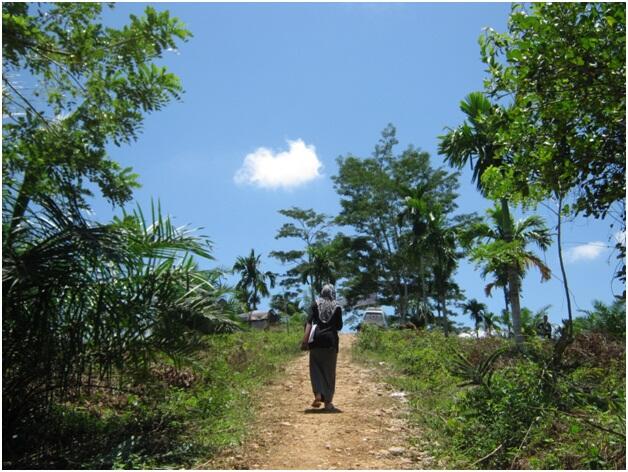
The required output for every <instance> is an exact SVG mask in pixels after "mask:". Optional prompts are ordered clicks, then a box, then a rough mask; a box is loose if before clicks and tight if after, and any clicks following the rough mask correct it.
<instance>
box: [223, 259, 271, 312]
mask: <svg viewBox="0 0 628 472" xmlns="http://www.w3.org/2000/svg"><path fill="white" fill-rule="evenodd" d="M260 266H261V255H259V254H258V255H257V256H256V255H255V249H251V254H249V255H248V256H247V257H242V256H240V257H238V258H237V259H236V262H235V264H233V271H234V272H239V273H240V281H239V282H238V283H237V284H236V289H237V290H239V291H240V292H241V293H242V294H243V298H244V302H245V304H246V308H247V310H249V311H250V310H255V309H256V308H257V304H258V303H259V302H260V296H261V297H267V296H268V295H270V292H269V291H268V285H267V284H266V280H268V282H269V284H270V288H274V287H275V274H274V273H272V272H270V271H266V272H262V271H261V270H260Z"/></svg>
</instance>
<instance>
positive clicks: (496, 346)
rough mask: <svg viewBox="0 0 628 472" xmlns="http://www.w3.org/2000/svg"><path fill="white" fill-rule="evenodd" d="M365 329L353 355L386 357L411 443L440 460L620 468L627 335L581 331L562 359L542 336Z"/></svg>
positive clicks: (469, 464)
mask: <svg viewBox="0 0 628 472" xmlns="http://www.w3.org/2000/svg"><path fill="white" fill-rule="evenodd" d="M594 316H597V315H594ZM369 328H370V327H367V328H366V329H363V330H362V331H361V332H360V334H359V337H358V343H357V344H356V349H357V350H358V352H359V358H360V359H365V358H366V359H370V360H371V361H380V362H381V361H382V360H383V361H385V362H386V363H387V364H388V365H389V367H390V369H391V371H390V372H389V374H390V375H389V376H388V377H387V378H386V380H387V381H388V382H390V383H391V384H392V385H394V386H395V387H396V388H398V389H400V390H403V391H404V392H406V395H407V398H408V399H409V404H410V407H411V419H412V421H413V422H415V423H416V425H417V426H418V427H419V431H420V433H419V434H418V435H417V437H416V438H415V440H416V442H417V445H418V446H419V447H420V448H422V449H427V450H430V452H431V453H432V454H434V455H435V457H437V458H438V459H439V460H440V464H441V465H443V466H445V467H447V468H462V469H466V468H472V469H473V468H480V469H513V468H514V469H623V468H625V461H626V448H625V443H626V436H625V435H626V428H625V426H626V425H625V395H626V378H625V367H626V366H625V342H624V340H623V339H621V340H617V338H615V337H613V336H612V335H610V334H609V333H608V332H601V331H597V332H591V331H582V332H579V333H578V334H577V335H576V336H575V339H574V341H573V343H571V344H570V345H569V346H568V347H567V348H566V350H565V351H564V354H563V356H562V357H561V359H560V360H558V359H557V358H556V356H555V354H556V350H555V349H554V346H553V345H552V342H551V341H544V340H541V339H535V340H532V341H531V342H527V343H526V344H525V348H524V350H523V351H519V350H516V349H514V346H513V345H512V344H511V343H510V341H507V340H504V339H503V338H499V337H489V338H482V339H473V338H470V339H460V338H449V339H447V338H444V337H443V336H442V334H441V333H439V332H428V331H423V330H421V331H418V332H417V331H413V330H380V329H374V328H370V329H369Z"/></svg>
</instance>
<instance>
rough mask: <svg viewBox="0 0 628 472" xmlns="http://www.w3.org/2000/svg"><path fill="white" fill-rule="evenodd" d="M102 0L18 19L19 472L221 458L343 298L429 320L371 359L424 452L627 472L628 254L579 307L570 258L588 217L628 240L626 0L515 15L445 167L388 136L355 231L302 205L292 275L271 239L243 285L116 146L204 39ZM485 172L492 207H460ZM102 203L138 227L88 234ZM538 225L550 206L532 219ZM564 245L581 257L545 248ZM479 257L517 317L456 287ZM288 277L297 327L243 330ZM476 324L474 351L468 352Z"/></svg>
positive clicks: (11, 79) (29, 7)
mask: <svg viewBox="0 0 628 472" xmlns="http://www.w3.org/2000/svg"><path fill="white" fill-rule="evenodd" d="M103 8H105V7H104V5H103V4H100V3H59V4H34V3H12V2H5V3H3V5H2V14H3V18H2V21H3V44H2V48H3V89H2V94H3V105H2V106H3V109H2V112H3V142H2V146H3V167H2V176H3V183H2V185H3V187H2V191H3V199H2V236H3V238H2V264H3V287H2V289H3V306H2V314H3V317H2V344H3V353H2V354H3V382H2V390H3V466H4V467H7V468H155V467H171V468H175V467H180V466H182V465H183V466H189V467H191V466H194V465H202V464H199V463H198V461H199V460H200V459H201V458H205V460H208V459H209V458H211V455H212V454H214V453H216V452H217V451H218V450H219V449H220V448H221V447H223V446H226V445H230V444H233V443H235V442H237V441H239V440H241V438H242V435H243V433H244V431H245V430H246V423H247V421H248V420H249V419H250V414H251V412H252V407H253V406H254V403H251V402H250V401H249V400H250V399H251V398H252V397H253V396H254V395H253V392H254V390H255V389H256V388H258V387H259V386H260V385H261V384H262V383H263V382H264V381H265V379H267V378H268V376H270V375H272V374H273V372H275V371H277V369H278V368H279V366H280V365H281V364H282V363H283V362H285V361H286V360H287V359H289V358H290V356H291V355H294V354H296V352H297V351H296V348H297V345H298V342H297V341H298V337H299V331H300V324H301V323H302V314H303V309H304V307H307V306H308V304H309V303H310V302H311V301H312V300H313V299H314V298H315V296H316V293H317V292H318V291H319V290H320V288H321V287H322V285H323V284H324V283H327V282H331V283H336V284H337V285H338V292H339V294H340V295H341V296H342V298H343V301H344V302H345V303H346V307H347V308H348V309H350V308H352V307H354V306H357V305H360V304H361V303H363V302H364V301H365V300H368V301H369V303H371V302H372V303H373V304H381V305H388V306H391V307H394V309H395V316H396V318H397V320H398V321H399V322H400V324H404V325H405V326H406V327H409V328H413V329H411V330H407V331H380V330H369V329H368V328H367V329H365V330H364V331H363V332H362V333H361V334H360V337H359V342H358V345H357V349H358V350H359V352H360V353H365V354H367V355H368V356H371V357H373V358H377V359H385V360H386V361H387V362H389V363H390V364H391V365H392V367H393V369H394V371H395V375H394V376H393V377H391V379H390V382H391V383H393V384H395V385H397V386H398V387H399V388H402V389H404V390H405V391H406V392H408V394H409V396H410V401H411V406H412V408H413V411H414V419H415V420H416V421H417V422H418V423H419V424H420V425H421V426H423V427H424V428H427V429H428V430H429V431H431V433H433V435H434V438H436V439H435V440H433V441H430V442H428V443H425V444H423V446H424V447H429V448H433V449H434V453H435V454H437V455H439V456H440V458H441V460H442V461H443V464H445V465H446V466H447V467H453V466H456V467H465V468H466V467H470V468H475V467H478V468H623V467H624V466H625V375H624V373H625V242H623V243H622V242H617V245H616V250H617V256H618V265H617V268H616V270H615V271H614V272H616V273H615V274H614V275H615V280H617V281H619V282H620V283H621V284H622V290H620V291H619V292H618V293H615V294H614V295H616V297H615V301H614V302H613V303H612V304H610V305H606V304H604V303H603V302H601V301H594V302H593V308H592V310H589V311H587V312H585V313H583V314H582V315H581V316H578V315H577V314H576V313H573V312H572V306H571V293H570V289H569V280H568V274H567V271H566V269H565V265H564V263H563V254H562V225H563V224H564V220H565V219H566V218H568V217H573V216H576V215H583V216H585V217H590V218H595V219H598V218H610V219H612V220H613V225H614V226H612V227H613V228H614V230H621V231H623V233H624V234H625V229H626V225H625V220H626V214H625V162H626V157H625V127H626V120H625V83H626V82H625V6H624V5H622V4H617V3H578V4H575V3H563V4H545V3H538V4H532V5H514V6H513V9H512V13H511V15H510V18H509V23H508V31H507V32H505V33H498V32H496V31H494V30H492V29H487V30H486V32H485V33H484V34H483V35H482V37H481V38H480V51H481V55H482V60H483V61H484V63H485V64H486V66H487V79H486V82H485V89H484V90H483V91H476V92H472V93H470V94H469V95H468V96H467V97H466V98H464V99H463V100H462V101H461V103H460V109H461V111H462V112H463V114H464V121H463V122H462V123H461V124H459V125H457V126H453V127H451V128H447V129H446V130H445V133H444V134H443V136H441V137H439V140H440V141H439V155H441V156H442V157H443V165H442V166H441V165H440V162H439V161H436V160H435V159H433V158H431V157H430V156H429V154H428V153H426V152H424V151H421V150H420V149H419V148H417V147H415V146H412V145H410V146H408V147H407V148H406V149H405V150H401V151H399V149H398V148H397V145H398V144H399V143H398V140H397V136H396V129H395V127H394V125H392V124H390V125H388V126H386V127H385V128H384V130H383V131H382V133H381V137H380V139H379V141H378V142H377V144H376V145H375V147H374V150H373V152H372V154H371V155H369V156H356V155H353V154H347V155H345V156H341V157H339V158H338V160H337V164H338V170H337V174H336V175H335V176H333V183H334V188H335V190H336V192H337V194H338V197H339V200H340V206H341V210H340V212H339V214H338V215H325V214H321V213H318V212H317V211H315V210H314V209H301V208H296V207H291V208H288V209H283V210H280V213H281V214H282V215H283V216H284V217H286V218H287V219H288V221H287V222H286V223H285V224H283V225H282V226H281V227H280V228H279V229H278V231H277V234H276V239H277V240H278V241H282V242H283V241H285V240H287V239H289V240H290V241H291V243H296V244H298V245H299V246H298V247H297V249H294V250H276V251H273V252H271V253H270V256H271V257H274V258H276V259H277V260H278V261H280V262H282V263H283V264H285V265H286V271H285V273H284V274H275V273H272V272H270V271H265V270H263V269H262V259H261V255H260V254H259V253H257V254H256V252H255V249H251V252H250V254H249V255H248V256H244V257H240V258H238V259H237V260H236V261H234V264H233V265H232V267H233V270H232V273H233V272H237V273H239V277H240V281H239V283H237V285H236V286H235V287H231V286H229V285H228V284H226V283H225V276H226V275H227V272H226V271H224V270H222V269H218V268H212V269H201V268H200V267H201V265H200V264H201V261H202V262H203V263H210V262H208V261H212V260H213V257H212V243H211V241H210V239H209V237H208V236H205V235H202V234H201V233H200V229H193V228H189V227H185V226H183V227H175V226H174V225H173V224H172V221H171V219H170V218H169V217H165V216H164V213H163V212H162V210H161V205H160V204H159V203H157V204H153V205H152V207H151V209H150V214H148V213H144V212H143V210H142V209H141V208H137V209H135V210H133V211H128V209H125V207H124V205H125V204H128V203H130V202H131V201H132V197H133V189H134V188H136V187H137V186H138V176H137V175H135V174H134V173H133V172H132V169H130V168H122V167H121V166H120V165H119V164H118V163H117V162H115V161H114V160H112V159H111V158H110V156H109V154H108V149H110V147H111V146H123V145H129V144H132V143H133V142H134V141H135V140H136V139H137V138H138V136H139V133H140V131H141V128H142V124H143V122H144V118H145V116H146V114H148V113H153V112H156V111H159V110H161V109H163V108H164V107H165V106H166V105H167V104H169V103H170V102H172V101H176V100H178V99H179V98H180V96H181V94H182V93H183V88H182V85H181V84H180V82H179V79H178V78H177V76H176V75H174V74H173V73H172V72H170V71H168V70H167V69H166V68H164V67H161V66H158V65H157V63H158V61H159V60H160V59H161V58H162V57H163V55H164V53H165V52H166V51H168V50H172V49H176V48H177V47H178V45H179V44H181V43H182V42H185V41H187V40H188V39H189V38H191V33H190V32H189V31H187V29H186V28H185V27H184V25H182V24H181V23H180V21H179V20H178V19H176V18H173V17H171V16H170V14H169V13H168V12H167V11H161V12H160V11H157V10H156V9H154V8H152V7H150V6H148V7H146V8H145V11H144V14H143V15H141V16H131V17H130V18H129V21H128V24H126V25H125V26H123V27H120V28H111V27H107V26H105V25H104V24H103V23H102V18H101V14H102V9H103ZM445 165H446V166H445ZM466 165H471V166H472V168H473V177H472V179H473V182H474V183H475V184H476V186H477V188H478V190H479V191H480V193H481V194H482V195H483V196H484V197H485V198H487V199H489V200H490V201H492V203H493V208H492V209H490V210H489V211H488V212H487V215H482V216H481V215H476V214H460V213H459V212H457V207H458V205H457V201H458V198H459V197H460V196H459V195H458V188H459V177H460V176H459V173H458V172H457V170H459V169H461V168H462V167H463V166H466ZM447 166H448V167H447ZM94 193H98V195H94ZM91 198H104V199H105V200H106V201H107V202H109V203H111V204H112V205H113V206H114V208H117V209H120V211H121V214H120V216H118V217H116V218H114V219H113V220H112V221H110V222H107V223H102V222H95V221H92V220H90V217H89V215H90V206H89V202H90V199H91ZM538 205H546V206H550V207H551V208H552V209H553V214H554V215H555V217H556V221H554V222H547V221H544V220H542V219H541V218H540V217H539V216H538V215H535V214H533V213H534V211H535V209H536V208H537V206H538ZM127 208H128V207H127ZM144 210H145V209H144ZM519 210H523V211H525V212H528V213H532V214H526V215H524V217H523V218H522V219H521V220H520V221H517V220H516V219H515V217H514V215H515V214H516V211H519ZM550 224H551V225H554V224H555V232H553V231H552V229H551V228H549V227H548V225H550ZM553 243H556V248H557V250H558V257H559V267H549V266H548V265H547V263H546V262H545V259H544V257H543V254H542V253H541V252H539V251H542V252H545V251H548V250H549V249H550V248H551V246H552V244H553ZM247 249H248V248H247ZM464 258H466V259H468V260H470V261H472V262H474V263H476V264H477V266H478V267H479V268H480V269H481V275H482V276H483V277H484V278H486V279H487V285H486V288H485V295H486V296H491V294H493V293H495V292H496V291H497V289H499V291H500V296H501V293H503V297H504V310H503V311H502V313H501V314H500V315H499V316H498V315H495V314H493V313H490V312H488V310H487V308H486V304H485V303H483V302H482V300H479V299H477V298H472V297H478V296H479V295H478V294H465V292H464V290H463V288H462V287H460V286H459V285H458V283H457V282H456V280H455V272H456V269H457V267H458V266H459V264H460V261H461V260H462V259H464ZM531 268H535V269H537V270H538V271H539V273H540V274H541V277H542V279H543V280H547V279H549V278H550V275H551V274H552V273H556V274H557V273H558V272H559V271H560V274H561V277H560V278H561V281H562V283H563V289H564V293H565V300H566V306H567V312H568V313H567V319H566V320H563V326H561V328H560V329H559V330H558V331H557V332H554V333H553V337H552V338H551V339H540V338H539V337H538V334H539V332H540V331H543V330H544V329H545V327H544V326H545V325H544V326H541V329H539V325H540V324H541V323H544V321H543V320H544V315H549V314H550V310H551V307H549V306H548V307H544V308H542V309H541V310H538V311H537V312H533V311H531V310H529V309H528V308H526V307H522V306H521V293H524V290H525V276H526V274H527V272H528V269H531ZM276 280H277V281H278V285H279V286H280V287H281V292H280V293H275V294H272V299H271V306H272V307H273V308H274V309H275V310H277V311H281V312H283V313H284V314H285V315H288V316H287V318H286V322H287V325H286V328H288V329H286V331H287V332H286V333H284V332H282V331H281V330H277V329H276V328H275V330H274V331H273V330H271V331H269V332H251V331H245V332H243V331H242V330H245V329H246V327H245V326H243V325H242V324H240V323H239V322H237V321H236V317H235V315H236V314H238V313H242V312H243V311H245V310H255V309H256V308H258V306H259V304H260V303H261V302H262V300H263V299H264V298H266V297H270V296H271V289H273V288H274V286H275V282H276ZM610 295H611V294H610V293H609V296H610ZM456 310H462V312H463V313H468V314H469V315H470V316H471V317H472V320H473V322H474V323H475V334H476V339H459V338H457V337H455V336H451V337H449V338H448V339H447V337H448V335H449V334H451V333H452V332H453V331H454V330H455V329H456V326H455V324H454V323H453V321H452V319H451V318H452V315H453V314H455V313H456ZM480 326H482V327H483V328H484V330H485V331H486V333H487V334H488V337H485V338H482V339H480V333H479V329H480ZM290 327H292V328H293V329H290ZM441 331H442V334H444V337H443V335H442V334H441ZM289 333H292V334H289ZM494 333H495V334H498V333H499V334H502V336H499V337H498V336H491V335H492V334H494ZM543 333H546V331H543V332H542V333H541V334H543ZM510 337H513V338H514V341H515V343H512V342H511V340H510Z"/></svg>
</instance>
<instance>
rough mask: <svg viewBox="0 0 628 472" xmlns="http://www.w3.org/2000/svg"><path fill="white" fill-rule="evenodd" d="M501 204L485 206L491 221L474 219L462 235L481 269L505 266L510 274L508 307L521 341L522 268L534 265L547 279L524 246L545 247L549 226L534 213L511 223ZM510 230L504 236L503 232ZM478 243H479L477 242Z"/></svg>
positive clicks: (538, 261) (494, 270)
mask: <svg viewBox="0 0 628 472" xmlns="http://www.w3.org/2000/svg"><path fill="white" fill-rule="evenodd" d="M502 208H503V207H502V206H501V205H496V206H495V208H493V209H491V210H488V214H489V218H490V220H491V222H492V225H489V224H487V223H484V222H483V223H477V224H475V225H473V227H472V228H471V229H470V230H469V233H468V234H467V236H466V239H471V240H473V241H474V242H475V243H476V245H475V246H474V247H473V249H472V250H471V260H473V261H475V262H477V263H481V264H484V268H483V273H485V274H488V273H499V272H500V271H503V269H504V267H507V270H508V273H509V274H510V276H509V280H510V281H512V282H513V283H511V284H510V302H511V307H512V325H513V330H514V334H515V339H516V340H517V342H519V343H520V342H522V341H523V339H522V334H523V333H522V330H521V319H520V313H521V309H520V305H519V293H520V289H521V281H522V280H523V278H524V276H525V272H526V268H527V267H530V266H534V267H536V268H537V269H538V270H539V272H540V273H541V280H549V278H550V274H551V272H550V269H549V268H548V267H547V266H546V265H545V263H544V262H543V261H542V260H541V259H540V258H539V257H538V256H536V255H535V254H534V253H533V252H531V251H530V250H528V249H527V246H528V245H529V244H531V243H534V244H536V245H537V246H538V247H539V248H540V249H541V250H543V251H545V250H547V248H548V247H549V245H550V244H551V236H550V233H549V230H548V229H547V228H546V227H545V224H544V223H543V220H542V219H541V218H540V217H538V216H536V215H534V216H529V217H527V218H525V219H523V220H522V221H518V222H517V223H515V222H514V221H513V219H512V216H511V215H510V213H508V214H506V215H505V214H504V213H503V211H502ZM505 234H511V235H512V237H511V238H509V239H507V238H506V237H505V236H504V235H505ZM478 243H479V244H478Z"/></svg>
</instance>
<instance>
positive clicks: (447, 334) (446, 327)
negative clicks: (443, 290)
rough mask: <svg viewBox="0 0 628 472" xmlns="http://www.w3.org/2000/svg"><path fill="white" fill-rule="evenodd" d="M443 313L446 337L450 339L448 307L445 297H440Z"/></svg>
mask: <svg viewBox="0 0 628 472" xmlns="http://www.w3.org/2000/svg"><path fill="white" fill-rule="evenodd" d="M440 305H441V312H442V314H443V330H444V331H445V337H446V338H447V337H449V323H448V321H447V307H446V306H445V297H444V296H443V295H441V296H440Z"/></svg>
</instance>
